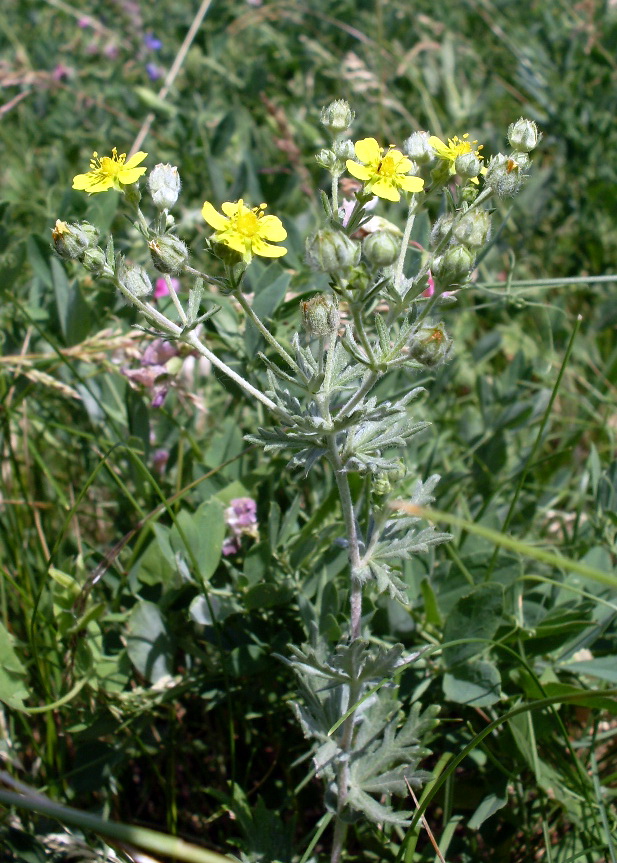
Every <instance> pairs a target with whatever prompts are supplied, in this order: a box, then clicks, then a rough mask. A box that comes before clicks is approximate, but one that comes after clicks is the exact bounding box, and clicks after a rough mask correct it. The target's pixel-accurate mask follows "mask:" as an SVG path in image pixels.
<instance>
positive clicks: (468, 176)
mask: <svg viewBox="0 0 617 863" xmlns="http://www.w3.org/2000/svg"><path fill="white" fill-rule="evenodd" d="M454 167H455V169H456V173H457V174H458V175H459V177H462V178H463V179H464V180H473V179H475V177H477V176H478V174H479V173H480V168H481V167H482V163H481V162H480V160H479V159H478V157H477V156H476V154H475V153H474V152H473V151H471V152H469V153H461V155H460V156H457V158H456V161H455V163H454Z"/></svg>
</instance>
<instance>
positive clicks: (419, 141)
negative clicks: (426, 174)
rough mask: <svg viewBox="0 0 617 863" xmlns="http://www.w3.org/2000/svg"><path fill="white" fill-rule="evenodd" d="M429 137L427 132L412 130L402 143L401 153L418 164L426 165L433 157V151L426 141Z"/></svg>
mask: <svg viewBox="0 0 617 863" xmlns="http://www.w3.org/2000/svg"><path fill="white" fill-rule="evenodd" d="M430 137H431V136H430V135H429V133H428V132H414V133H413V134H411V135H410V136H409V138H407V140H406V141H405V143H404V144H403V153H405V155H406V156H409V158H410V159H413V160H414V162H417V163H418V165H428V163H429V162H432V161H433V159H434V158H435V151H434V150H433V148H432V147H431V145H430V144H429V142H428V139H429V138H430Z"/></svg>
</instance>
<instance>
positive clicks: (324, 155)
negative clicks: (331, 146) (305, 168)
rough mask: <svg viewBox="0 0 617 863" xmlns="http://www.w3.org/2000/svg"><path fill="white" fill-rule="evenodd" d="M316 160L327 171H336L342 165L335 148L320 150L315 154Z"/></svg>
mask: <svg viewBox="0 0 617 863" xmlns="http://www.w3.org/2000/svg"><path fill="white" fill-rule="evenodd" d="M315 161H316V162H317V164H318V165H321V167H322V168H325V169H326V171H334V170H335V169H337V168H339V165H340V162H339V159H337V156H336V153H335V152H334V150H320V151H319V153H317V155H316V156H315Z"/></svg>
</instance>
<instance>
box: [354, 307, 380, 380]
mask: <svg viewBox="0 0 617 863" xmlns="http://www.w3.org/2000/svg"><path fill="white" fill-rule="evenodd" d="M349 310H350V311H351V316H352V318H353V323H354V327H355V330H356V333H357V335H358V339H359V341H360V344H361V345H362V347H363V348H364V351H365V353H366V355H367V357H368V359H369V361H370V362H371V363H372V364H373V365H374V364H375V354H374V353H373V348H372V346H371V343H370V341H369V338H368V336H367V334H366V330H365V329H364V321H363V320H362V312H361V311H360V309H359V308H358V305H357V304H356V303H350V309H349Z"/></svg>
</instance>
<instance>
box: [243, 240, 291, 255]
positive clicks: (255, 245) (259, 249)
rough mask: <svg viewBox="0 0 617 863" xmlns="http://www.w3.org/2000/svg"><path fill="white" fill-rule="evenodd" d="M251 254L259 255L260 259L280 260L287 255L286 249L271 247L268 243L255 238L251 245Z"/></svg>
mask: <svg viewBox="0 0 617 863" xmlns="http://www.w3.org/2000/svg"><path fill="white" fill-rule="evenodd" d="M251 246H252V250H253V254H254V255H260V256H261V257H262V258H282V257H283V255H286V254H287V249H286V248H285V247H284V246H271V245H270V243H265V242H264V241H263V240H260V239H257V238H255V239H254V240H253V242H252V244H251Z"/></svg>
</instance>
